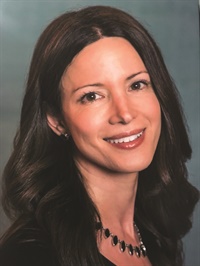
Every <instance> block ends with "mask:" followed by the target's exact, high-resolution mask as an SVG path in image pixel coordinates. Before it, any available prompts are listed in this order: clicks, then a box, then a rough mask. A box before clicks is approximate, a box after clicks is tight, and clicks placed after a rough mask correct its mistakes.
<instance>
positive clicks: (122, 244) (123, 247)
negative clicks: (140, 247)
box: [120, 240, 126, 252]
mask: <svg viewBox="0 0 200 266" xmlns="http://www.w3.org/2000/svg"><path fill="white" fill-rule="evenodd" d="M125 249H126V243H125V242H124V240H122V241H120V251H121V252H124V251H125Z"/></svg>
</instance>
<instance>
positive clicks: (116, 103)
mask: <svg viewBox="0 0 200 266" xmlns="http://www.w3.org/2000/svg"><path fill="white" fill-rule="evenodd" d="M129 105H130V103H129V102H128V99H125V98H124V97H118V98H116V99H112V103H111V112H110V118H109V123H110V124H112V125H114V124H117V123H121V124H128V123H130V122H131V121H132V119H133V116H134V115H133V110H132V108H130V106H129Z"/></svg>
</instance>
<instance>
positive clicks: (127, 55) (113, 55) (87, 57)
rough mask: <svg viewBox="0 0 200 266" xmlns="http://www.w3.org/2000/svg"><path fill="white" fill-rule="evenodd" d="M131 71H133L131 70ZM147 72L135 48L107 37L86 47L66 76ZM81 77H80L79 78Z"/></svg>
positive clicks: (125, 42) (76, 57)
mask: <svg viewBox="0 0 200 266" xmlns="http://www.w3.org/2000/svg"><path fill="white" fill-rule="evenodd" d="M130 69H131V70H130ZM138 69H140V70H145V67H144V64H143V61H142V60H141V58H140V56H139V54H138V53H137V51H136V50H135V48H134V47H133V46H132V45H131V44H130V43H129V42H128V41H127V40H126V39H124V38H120V37H105V38H102V39H100V40H98V41H96V42H94V43H92V44H89V45H88V46H86V47H85V48H84V49H83V50H82V51H81V52H80V53H79V54H77V55H76V56H75V57H74V59H73V60H72V62H71V64H70V66H69V67H68V68H67V70H66V72H65V75H64V77H65V76H74V75H75V76H77V75H78V76H79V74H80V73H87V74H88V73H91V75H92V74H95V73H97V72H98V75H104V76H105V74H106V72H108V73H110V75H111V74H112V73H113V71H115V72H116V71H117V70H118V71H121V73H122V74H123V72H125V71H133V72H134V71H138ZM79 77H80V76H79Z"/></svg>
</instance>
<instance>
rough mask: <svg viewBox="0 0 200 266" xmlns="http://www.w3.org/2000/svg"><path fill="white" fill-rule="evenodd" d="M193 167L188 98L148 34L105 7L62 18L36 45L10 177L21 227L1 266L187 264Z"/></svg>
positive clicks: (1, 251) (9, 202) (8, 206)
mask: <svg viewBox="0 0 200 266" xmlns="http://www.w3.org/2000/svg"><path fill="white" fill-rule="evenodd" d="M190 156H191V148H190V144H189V141H188V136H187V132H186V128H185V124H184V117H183V114H182V109H181V106H180V103H179V100H178V93H177V90H176V87H175V85H174V84H173V82H172V80H171V78H170V76H169V73H168V71H167V69H166V67H165V64H164V62H163V59H162V56H161V53H160V51H159V49H158V47H157V45H156V44H155V42H154V40H153V39H152V38H151V36H150V35H149V34H148V32H147V31H146V30H145V29H144V28H143V26H142V25H141V24H139V23H138V22H137V21H136V20H135V19H134V18H133V17H131V16H130V15H128V14H127V13H124V12H123V11H120V10H118V9H115V8H111V7H104V6H93V7H88V8H85V9H82V10H79V11H73V12H68V13H65V14H63V15H61V16H60V17H58V18H57V19H55V20H54V21H53V22H52V23H50V25H49V26H48V27H47V28H46V29H45V30H44V32H43V33H42V35H41V37H40V38H39V40H38V43H37V45H36V48H35V51H34V54H33V59H32V62H31V66H30V72H29V78H28V82H27V88H26V94H25V97H24V101H23V107H22V113H21V122H20V127H19V131H18V132H17V135H16V138H15V145H14V151H13V154H12V155H11V157H10V160H9V162H8V164H7V166H6V167H5V171H4V202H5V206H4V207H5V210H6V212H7V213H8V215H9V216H10V217H12V218H13V219H14V222H13V224H12V226H11V227H10V228H9V229H8V230H7V232H5V234H4V236H3V237H2V239H1V247H0V261H1V265H2V266H8V265H9V266H18V265H20V266H23V265H33V266H36V265H37V266H38V265H48V266H49V265H54V266H58V265H60V266H65V265H67V266H69V265H70V266H77V265H88V266H89V265H90V266H93V265H105V266H106V265H107V266H109V265H118V266H124V265H134V266H142V265H143V266H144V265H145V266H150V265H154V266H160V265H162V266H169V265H170V266H181V265H183V253H182V247H181V243H182V242H181V238H182V237H183V236H184V235H185V234H186V233H187V232H188V231H189V229H190V228H191V220H190V218H191V215H192V212H193V209H194V206H195V204H196V202H197V201H198V197H199V194H198V191H197V190H196V189H195V188H194V187H193V186H192V185H191V184H190V183H189V182H188V181H187V170H186V166H185V162H186V161H187V159H189V158H190ZM111 232H112V233H111ZM109 239H110V240H111V243H110V241H109ZM117 247H118V248H117ZM10 254H12V256H10Z"/></svg>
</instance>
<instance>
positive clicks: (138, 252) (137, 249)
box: [134, 246, 140, 258]
mask: <svg viewBox="0 0 200 266" xmlns="http://www.w3.org/2000/svg"><path fill="white" fill-rule="evenodd" d="M134 249H135V254H136V256H137V257H138V258H140V249H139V247H137V246H135V247H134Z"/></svg>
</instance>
